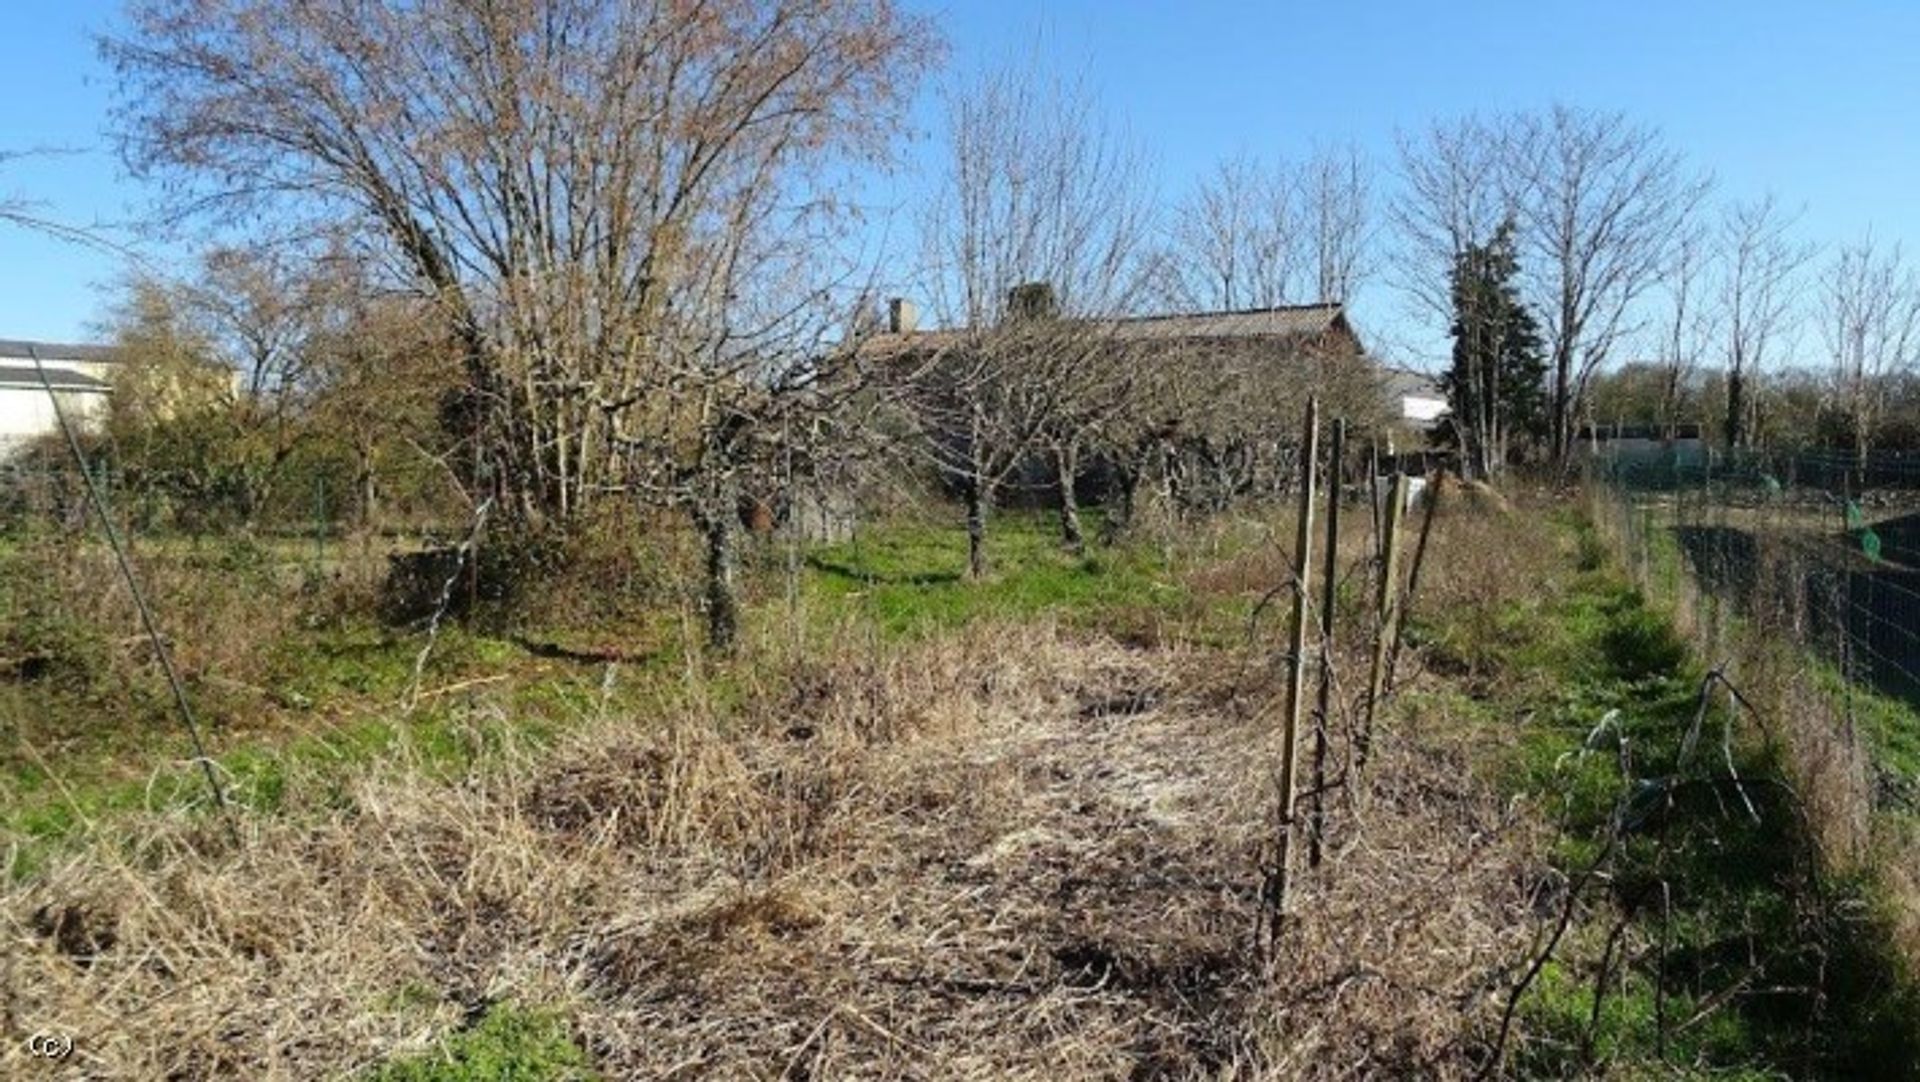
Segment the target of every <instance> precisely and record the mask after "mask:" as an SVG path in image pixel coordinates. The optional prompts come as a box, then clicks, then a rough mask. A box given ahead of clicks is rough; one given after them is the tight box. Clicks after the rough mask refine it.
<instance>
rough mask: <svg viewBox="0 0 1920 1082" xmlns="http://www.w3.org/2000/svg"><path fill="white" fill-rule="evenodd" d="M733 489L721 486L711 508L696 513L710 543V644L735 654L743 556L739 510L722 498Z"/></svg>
mask: <svg viewBox="0 0 1920 1082" xmlns="http://www.w3.org/2000/svg"><path fill="white" fill-rule="evenodd" d="M728 487H729V486H726V485H721V486H719V488H720V490H721V491H720V492H718V493H716V496H715V498H714V499H713V500H712V501H711V505H710V506H705V507H702V508H700V509H699V510H698V511H697V512H696V513H695V518H696V520H697V525H698V526H699V528H700V532H701V534H702V535H703V536H704V537H705V539H706V543H707V587H706V608H707V645H708V647H710V648H711V649H713V650H715V651H718V652H720V653H732V652H733V649H734V646H735V645H736V644H737V643H738V641H739V637H740V601H739V598H738V596H737V595H736V594H735V593H734V583H733V579H734V570H735V568H736V567H737V566H738V564H739V553H738V551H737V548H736V543H735V535H734V516H735V509H734V505H733V502H732V501H731V500H728V499H725V498H721V497H724V496H725V495H726V491H725V490H726V489H727V488H728Z"/></svg>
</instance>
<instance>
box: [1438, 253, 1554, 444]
mask: <svg viewBox="0 0 1920 1082" xmlns="http://www.w3.org/2000/svg"><path fill="white" fill-rule="evenodd" d="M1513 233H1514V226H1513V222H1512V221H1511V220H1509V221H1507V222H1504V223H1502V224H1501V225H1500V227H1499V228H1498V229H1496V230H1494V233H1493V236H1492V237H1491V238H1489V239H1488V240H1487V241H1486V242H1485V243H1482V244H1468V245H1467V246H1466V248H1465V249H1463V250H1462V251H1461V252H1460V253H1459V254H1458V255H1457V256H1456V257H1455V259H1454V266H1453V272H1452V274H1451V275H1450V276H1449V277H1450V286H1451V293H1452V297H1453V328H1452V334H1453V363H1452V365H1451V367H1450V368H1449V369H1448V370H1447V372H1446V374H1445V375H1443V376H1442V377H1441V380H1440V383H1441V386H1442V388H1443V389H1444V390H1445V391H1446V395H1447V403H1448V405H1450V406H1451V407H1452V408H1453V424H1452V426H1451V428H1452V431H1451V432H1450V435H1451V437H1452V439H1453V441H1454V442H1455V443H1456V444H1457V445H1458V447H1459V448H1460V452H1461V459H1462V469H1464V470H1465V471H1466V473H1467V474H1468V475H1469V476H1473V477H1481V478H1484V477H1491V476H1493V475H1495V474H1497V473H1499V472H1500V470H1501V469H1502V467H1504V466H1505V465H1506V463H1507V462H1508V461H1509V459H1510V457H1511V455H1512V454H1513V452H1514V451H1515V450H1516V449H1517V448H1516V443H1517V441H1521V440H1529V441H1537V440H1538V439H1539V438H1540V437H1541V435H1542V434H1543V433H1544V431H1545V428H1546V420H1547V416H1546V389H1545V379H1546V371H1547V369H1546V360H1545V357H1544V349H1543V347H1542V345H1541V338H1540V326H1539V323H1538V321H1537V320H1536V319H1535V318H1534V316H1533V313H1532V312H1530V311H1528V310H1527V307H1526V305H1525V304H1523V303H1521V301H1520V293H1519V289H1518V287H1517V286H1516V285H1515V279H1516V278H1517V276H1518V275H1519V270H1520V268H1519V259H1518V256H1517V255H1516V253H1515V250H1514V240H1513Z"/></svg>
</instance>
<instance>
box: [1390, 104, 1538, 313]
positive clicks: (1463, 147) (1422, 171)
mask: <svg viewBox="0 0 1920 1082" xmlns="http://www.w3.org/2000/svg"><path fill="white" fill-rule="evenodd" d="M1508 142H1509V139H1508V135H1507V133H1506V131H1505V130H1504V128H1503V127H1502V126H1501V125H1499V124H1497V123H1493V122H1489V121H1487V120H1484V119H1482V118H1480V117H1477V116H1469V117H1464V118H1460V119H1456V120H1452V121H1447V122H1435V123H1434V124H1432V125H1431V126H1430V127H1428V128H1427V130H1426V131H1424V132H1422V133H1420V134H1419V135H1408V134H1405V133H1402V134H1401V135H1400V136H1399V171H1400V194H1399V196H1398V197H1397V198H1396V199H1395V200H1394V201H1393V203H1392V204H1391V206H1390V208H1389V214H1388V217H1389V220H1390V221H1391V222H1392V223H1393V225H1394V227H1395V231H1396V232H1397V234H1398V243H1399V248H1400V252H1399V258H1398V259H1397V260H1395V263H1394V265H1395V267H1396V272H1395V274H1394V276H1393V284H1394V285H1395V286H1397V287H1398V288H1399V289H1400V290H1401V291H1402V292H1403V293H1404V294H1405V295H1406V296H1407V297H1408V298H1409V299H1410V300H1411V301H1412V304H1413V307H1415V308H1416V309H1418V310H1419V311H1420V312H1421V313H1423V314H1424V315H1425V316H1427V317H1428V318H1430V319H1433V320H1436V321H1438V322H1440V323H1441V324H1443V325H1446V324H1451V322H1452V321H1453V317H1454V296H1453V288H1452V285H1451V282H1452V275H1453V270H1454V268H1455V267H1456V266H1458V265H1459V262H1460V259H1461V257H1462V256H1463V255H1464V254H1465V253H1466V252H1467V250H1468V249H1469V248H1471V247H1473V246H1475V245H1479V244H1484V243H1486V242H1487V241H1489V240H1490V239H1492V237H1493V235H1494V231H1495V230H1496V229H1498V228H1499V227H1500V225H1501V223H1503V222H1505V221H1507V220H1508V219H1509V218H1512V217H1514V216H1515V214H1516V211H1515V209H1514V199H1515V197H1516V193H1515V189H1516V185H1515V183H1514V180H1513V176H1512V157H1511V155H1510V154H1509V152H1508Z"/></svg>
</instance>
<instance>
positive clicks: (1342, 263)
mask: <svg viewBox="0 0 1920 1082" xmlns="http://www.w3.org/2000/svg"><path fill="white" fill-rule="evenodd" d="M1298 189H1299V195H1298V205H1299V217H1300V223H1301V232H1302V235H1303V236H1304V238H1305V239H1306V241H1307V248H1308V250H1309V252H1310V261H1311V262H1310V265H1311V268H1312V271H1313V275H1314V286H1315V292H1314V295H1313V299H1314V300H1317V301H1321V302H1334V303H1340V304H1345V303H1346V302H1348V301H1350V300H1352V299H1353V294H1354V291H1355V290H1356V289H1358V288H1359V287H1360V284H1361V283H1362V282H1363V281H1365V280H1366V278H1367V276H1368V275H1369V274H1371V273H1372V270H1373V267H1372V262H1371V257H1372V247H1373V166H1372V164H1371V163H1370V162H1368V160H1367V158H1366V155H1364V154H1363V153H1361V151H1360V149H1359V148H1358V147H1356V146H1354V145H1353V144H1351V143H1348V144H1342V145H1337V146H1328V147H1322V148H1321V149H1319V150H1318V151H1316V152H1315V153H1314V155H1313V157H1312V158H1310V159H1308V161H1307V163H1306V165H1305V167H1304V168H1302V169H1301V171H1300V176H1299V180H1298Z"/></svg>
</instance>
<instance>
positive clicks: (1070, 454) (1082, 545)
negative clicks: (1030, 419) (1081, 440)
mask: <svg viewBox="0 0 1920 1082" xmlns="http://www.w3.org/2000/svg"><path fill="white" fill-rule="evenodd" d="M1053 465H1054V474H1055V477H1056V478H1057V479H1058V481H1059V484H1060V541H1061V543H1062V544H1064V545H1066V546H1067V548H1068V549H1070V550H1071V551H1073V552H1075V553H1080V552H1085V551H1086V547H1087V543H1086V538H1085V536H1084V535H1083V534H1082V533H1081V532H1080V499H1079V495H1078V493H1076V492H1074V490H1073V482H1074V478H1075V477H1076V476H1077V475H1078V474H1079V472H1080V449H1079V448H1078V447H1075V446H1074V445H1072V444H1071V443H1068V444H1062V445H1061V446H1059V447H1056V448H1054V450H1053Z"/></svg>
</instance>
